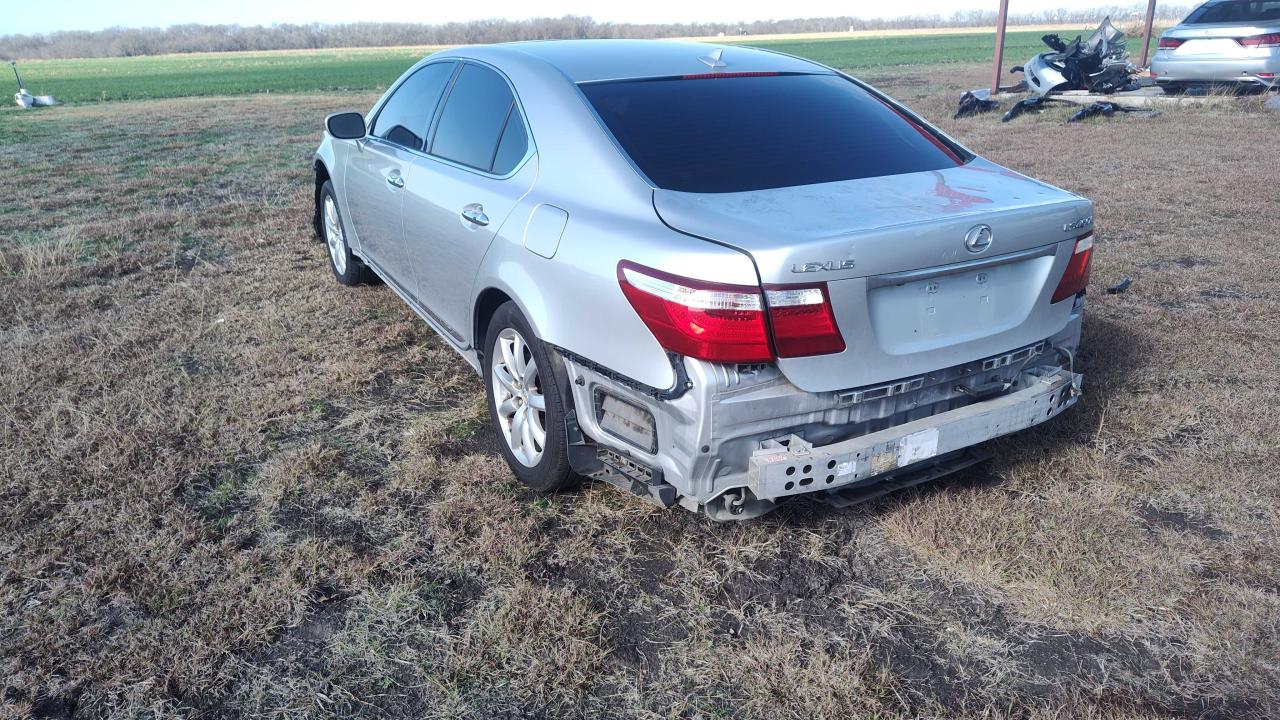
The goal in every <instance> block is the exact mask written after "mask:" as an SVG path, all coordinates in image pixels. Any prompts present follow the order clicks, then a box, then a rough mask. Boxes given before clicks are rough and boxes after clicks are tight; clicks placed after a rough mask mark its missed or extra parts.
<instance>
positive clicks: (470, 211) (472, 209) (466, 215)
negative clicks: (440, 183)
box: [462, 203, 489, 227]
mask: <svg viewBox="0 0 1280 720" xmlns="http://www.w3.org/2000/svg"><path fill="white" fill-rule="evenodd" d="M462 219H463V220H466V221H467V222H469V223H471V224H472V225H479V226H481V227H484V226H485V225H488V224H489V216H488V215H485V214H484V206H483V205H481V204H480V203H471V204H470V205H468V206H466V207H464V208H462Z"/></svg>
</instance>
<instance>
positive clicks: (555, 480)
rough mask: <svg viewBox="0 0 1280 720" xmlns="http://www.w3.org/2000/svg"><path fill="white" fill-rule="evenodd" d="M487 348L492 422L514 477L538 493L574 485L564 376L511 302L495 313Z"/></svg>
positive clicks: (486, 378)
mask: <svg viewBox="0 0 1280 720" xmlns="http://www.w3.org/2000/svg"><path fill="white" fill-rule="evenodd" d="M484 348H485V356H484V370H485V372H484V387H485V398H486V400H487V401H488V405H489V422H490V425H491V426H492V427H493V431H494V433H495V434H496V435H497V436H498V447H499V448H500V449H501V451H502V456H503V458H504V459H505V460H506V461H507V465H509V466H510V467H511V472H512V473H513V474H515V476H516V478H517V479H519V480H520V482H522V483H524V484H525V485H527V486H528V487H529V488H530V489H532V490H536V491H537V492H543V493H549V492H555V491H556V490H561V489H563V488H566V487H570V486H572V485H573V484H574V483H575V481H576V480H577V476H576V475H575V474H574V472H573V470H572V469H571V468H570V467H569V455H568V452H567V447H566V445H567V441H566V439H565V430H564V418H565V408H564V403H563V402H562V400H561V395H560V388H561V387H564V384H565V383H566V382H567V378H566V377H565V375H564V371H563V370H562V369H561V368H560V366H559V365H558V364H556V363H554V362H553V360H552V357H551V355H550V353H548V352H547V349H546V347H545V346H544V345H543V344H542V342H541V341H540V340H538V338H537V336H535V335H534V334H533V329H532V328H530V327H529V322H528V321H527V320H525V318H524V315H522V314H521V313H520V309H519V308H517V307H516V305H515V303H512V302H508V303H505V304H503V305H502V306H501V307H499V308H498V309H497V311H496V312H494V314H493V318H492V319H491V320H490V321H489V329H488V332H487V333H486V334H485V340H484Z"/></svg>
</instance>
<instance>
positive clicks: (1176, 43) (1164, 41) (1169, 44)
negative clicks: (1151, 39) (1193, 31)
mask: <svg viewBox="0 0 1280 720" xmlns="http://www.w3.org/2000/svg"><path fill="white" fill-rule="evenodd" d="M1184 42H1186V40H1179V39H1178V38H1168V37H1162V38H1160V42H1158V43H1156V47H1157V48H1164V49H1167V50H1172V49H1174V48H1176V47H1180V46H1181V45H1182V43H1184Z"/></svg>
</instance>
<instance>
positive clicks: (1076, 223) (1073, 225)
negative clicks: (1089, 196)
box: [1062, 215, 1093, 232]
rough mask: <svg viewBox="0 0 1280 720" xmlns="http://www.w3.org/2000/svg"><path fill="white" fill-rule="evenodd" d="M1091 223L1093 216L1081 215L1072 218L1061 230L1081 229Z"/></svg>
mask: <svg viewBox="0 0 1280 720" xmlns="http://www.w3.org/2000/svg"><path fill="white" fill-rule="evenodd" d="M1092 225H1093V216H1092V215H1090V216H1089V217H1082V218H1080V219H1079V220H1072V221H1071V222H1069V223H1065V224H1063V226H1062V232H1071V231H1072V230H1083V229H1084V228H1087V227H1090V226H1092Z"/></svg>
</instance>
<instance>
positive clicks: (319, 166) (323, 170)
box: [311, 157, 337, 240]
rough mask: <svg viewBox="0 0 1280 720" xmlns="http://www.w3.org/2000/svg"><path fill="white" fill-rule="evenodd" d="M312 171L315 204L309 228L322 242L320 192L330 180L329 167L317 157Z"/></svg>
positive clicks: (335, 189) (335, 190)
mask: <svg viewBox="0 0 1280 720" xmlns="http://www.w3.org/2000/svg"><path fill="white" fill-rule="evenodd" d="M313 169H314V170H315V196H314V197H315V202H314V203H313V210H312V213H311V226H312V227H313V228H314V229H315V232H316V238H317V239H320V240H323V239H324V228H322V227H320V190H321V189H322V188H324V184H325V183H326V182H329V181H330V180H331V179H332V178H331V176H330V174H329V167H328V166H327V165H325V163H324V159H323V158H320V157H317V158H316V159H315V163H314V165H313ZM334 192H337V188H334Z"/></svg>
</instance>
